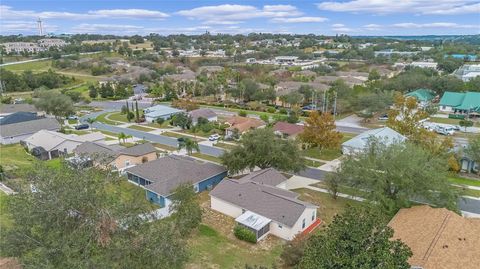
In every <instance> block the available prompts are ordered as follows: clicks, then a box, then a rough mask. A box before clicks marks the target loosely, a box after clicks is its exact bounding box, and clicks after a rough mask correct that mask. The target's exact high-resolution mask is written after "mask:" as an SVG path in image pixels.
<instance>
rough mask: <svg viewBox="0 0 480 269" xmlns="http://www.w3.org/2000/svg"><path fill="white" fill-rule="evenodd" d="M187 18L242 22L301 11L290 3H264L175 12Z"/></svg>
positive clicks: (298, 13) (294, 13)
mask: <svg viewBox="0 0 480 269" xmlns="http://www.w3.org/2000/svg"><path fill="white" fill-rule="evenodd" d="M177 14H180V15H182V16H185V17H187V18H189V19H194V20H202V21H205V22H207V21H212V18H214V21H217V22H218V21H230V22H233V21H235V22H238V23H240V22H242V21H244V20H248V19H256V18H283V17H295V16H300V15H302V13H301V12H300V11H299V10H298V9H297V8H296V7H294V6H291V5H266V6H264V7H263V8H262V9H259V8H257V7H254V6H249V5H231V4H224V5H218V6H202V7H197V8H193V9H189V10H180V11H178V12H177Z"/></svg>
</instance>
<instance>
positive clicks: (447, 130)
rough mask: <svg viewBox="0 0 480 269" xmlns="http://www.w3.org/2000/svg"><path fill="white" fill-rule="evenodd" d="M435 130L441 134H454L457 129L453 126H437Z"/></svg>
mask: <svg viewBox="0 0 480 269" xmlns="http://www.w3.org/2000/svg"><path fill="white" fill-rule="evenodd" d="M435 132H436V133H437V134H441V135H453V134H455V129H454V128H453V127H443V126H437V127H435Z"/></svg>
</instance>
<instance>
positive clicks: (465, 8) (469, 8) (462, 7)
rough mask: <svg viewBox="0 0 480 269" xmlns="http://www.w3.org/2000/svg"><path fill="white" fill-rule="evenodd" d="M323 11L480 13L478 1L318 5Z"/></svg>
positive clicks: (373, 0) (367, 0)
mask: <svg viewBox="0 0 480 269" xmlns="http://www.w3.org/2000/svg"><path fill="white" fill-rule="evenodd" d="M317 7H318V8H319V9H321V10H328V11H337V12H352V13H377V14H390V13H415V14H445V15H446V14H467V13H479V12H480V3H479V1H478V0H436V1H432V0H400V1H391V0H351V1H346V2H333V1H331V2H323V3H318V4H317Z"/></svg>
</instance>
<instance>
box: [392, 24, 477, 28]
mask: <svg viewBox="0 0 480 269" xmlns="http://www.w3.org/2000/svg"><path fill="white" fill-rule="evenodd" d="M392 26H394V27H398V28H464V29H471V28H479V26H478V25H471V24H458V23H453V22H432V23H413V22H405V23H396V24H393V25H392Z"/></svg>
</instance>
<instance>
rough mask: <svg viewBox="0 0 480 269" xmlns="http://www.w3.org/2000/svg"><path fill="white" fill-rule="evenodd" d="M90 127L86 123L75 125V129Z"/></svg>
mask: <svg viewBox="0 0 480 269" xmlns="http://www.w3.org/2000/svg"><path fill="white" fill-rule="evenodd" d="M88 128H90V126H89V125H88V124H86V123H83V124H79V125H77V126H75V130H84V129H88Z"/></svg>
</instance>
